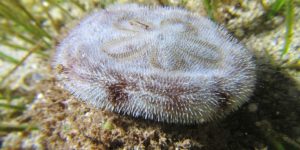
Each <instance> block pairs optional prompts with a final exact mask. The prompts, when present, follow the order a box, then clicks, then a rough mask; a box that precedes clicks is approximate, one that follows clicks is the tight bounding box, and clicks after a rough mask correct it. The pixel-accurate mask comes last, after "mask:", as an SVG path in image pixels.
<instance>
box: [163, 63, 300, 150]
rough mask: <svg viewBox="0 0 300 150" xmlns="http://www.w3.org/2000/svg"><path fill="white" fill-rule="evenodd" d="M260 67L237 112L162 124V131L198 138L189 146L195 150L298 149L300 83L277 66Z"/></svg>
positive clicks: (175, 136)
mask: <svg viewBox="0 0 300 150" xmlns="http://www.w3.org/2000/svg"><path fill="white" fill-rule="evenodd" d="M259 68H260V69H259V70H258V71H257V74H258V81H257V86H256V90H255V92H254V95H253V96H252V98H251V100H250V101H249V102H248V103H247V104H245V105H244V106H242V108H241V109H239V110H238V111H236V112H233V113H232V114H231V115H229V116H227V117H226V118H224V119H223V120H219V121H215V122H211V123H206V124H203V125H199V126H186V127H182V126H178V125H176V126H173V125H164V126H163V131H165V132H166V133H168V134H170V135H172V138H173V139H181V140H183V139H190V140H191V141H194V142H196V141H197V142H196V144H195V145H193V144H191V145H190V146H191V148H192V147H194V148H195V149H197V148H199V147H197V146H198V145H199V143H200V144H201V146H203V147H202V149H254V148H256V149H257V148H258V149H262V148H264V147H269V148H273V149H279V148H280V147H285V148H287V149H296V148H299V144H298V143H297V142H296V140H297V138H299V133H300V132H299V129H300V128H299V127H300V126H299V122H300V117H299V116H300V115H299V114H300V109H299V107H300V101H299V97H300V91H299V86H297V85H296V81H294V80H293V79H292V78H291V77H289V76H288V75H287V74H286V73H284V72H281V71H280V70H279V68H276V67H274V66H271V65H269V64H266V65H261V66H260V67H259ZM298 140H299V139H298ZM198 142H199V143H198Z"/></svg>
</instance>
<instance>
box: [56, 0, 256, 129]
mask: <svg viewBox="0 0 300 150" xmlns="http://www.w3.org/2000/svg"><path fill="white" fill-rule="evenodd" d="M53 67H54V68H60V69H57V70H59V72H57V79H58V80H60V81H61V82H62V83H63V84H64V87H65V89H67V90H68V91H70V92H71V93H72V94H73V95H74V96H75V97H77V98H79V99H80V100H82V101H85V102H87V103H89V104H91V105H93V106H95V107H97V108H104V109H105V110H110V111H115V112H119V113H122V114H128V115H131V116H134V117H143V118H145V119H151V120H156V121H162V122H168V123H184V124H191V123H202V122H206V121H210V120H213V119H215V118H218V117H222V116H224V115H226V114H227V113H229V112H230V111H232V110H235V109H237V107H239V106H240V105H241V104H243V103H244V102H246V101H247V100H248V99H249V96H250V95H251V94H252V92H253V88H254V86H255V78H256V77H255V68H256V67H255V64H254V61H253V59H252V54H251V52H250V51H249V50H247V49H246V48H245V47H244V46H243V45H242V44H240V43H239V42H238V41H237V40H236V39H234V38H233V37H232V36H231V35H229V34H228V32H227V31H226V30H225V29H223V27H221V26H219V25H217V24H215V23H214V22H212V21H211V20H209V19H207V18H205V17H202V16H198V15H196V14H193V13H191V12H188V11H186V10H183V9H180V8H169V7H145V6H139V5H136V4H127V5H113V6H111V7H108V8H107V9H105V10H101V11H99V12H96V13H94V14H91V15H89V16H88V17H86V18H85V19H83V20H82V21H81V22H80V23H79V25H78V26H77V27H75V28H74V29H72V30H71V31H70V32H69V34H68V36H67V37H66V38H65V39H64V40H63V41H61V43H60V44H59V46H58V47H57V52H56V55H55V58H54V62H53Z"/></svg>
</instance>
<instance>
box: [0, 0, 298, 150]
mask: <svg viewBox="0 0 300 150" xmlns="http://www.w3.org/2000/svg"><path fill="white" fill-rule="evenodd" d="M114 3H139V4H145V5H162V6H174V7H182V8H185V9H188V10H190V11H192V12H195V13H198V14H199V15H204V16H207V17H209V18H211V19H212V20H213V21H215V22H217V23H218V24H221V25H223V26H225V28H227V29H228V30H229V31H230V32H231V33H232V34H233V35H234V36H235V37H236V38H238V39H239V40H241V42H242V43H243V44H244V45H245V46H246V47H247V48H248V49H249V50H251V51H252V52H253V53H254V54H255V59H256V63H257V66H258V69H257V80H258V81H257V85H256V89H255V92H254V94H253V96H252V97H251V99H250V101H249V102H248V103H246V104H245V105H243V106H242V107H241V108H240V109H239V110H238V111H235V112H233V113H231V114H230V115H228V116H227V117H225V118H223V119H220V120H217V121H213V122H209V123H205V124H200V125H178V124H167V123H158V122H154V121H149V120H144V119H142V118H133V117H130V116H122V115H119V114H116V113H112V112H107V111H103V110H99V109H96V108H93V107H92V106H89V105H87V104H84V103H82V102H80V101H77V100H76V99H75V98H74V97H72V96H71V94H70V93H68V92H66V91H65V90H63V88H62V87H61V86H60V85H59V84H58V83H57V81H56V80H55V78H54V75H53V73H52V72H53V71H52V69H51V67H50V63H51V58H52V56H53V53H54V52H55V47H56V45H57V44H58V43H59V41H60V40H61V39H62V38H63V37H64V36H65V35H66V34H67V32H68V30H69V29H70V28H72V27H74V26H75V25H76V24H77V23H78V21H79V20H80V19H81V18H83V17H84V16H85V15H87V14H88V13H91V12H94V11H97V10H101V9H104V8H105V7H106V6H108V5H111V4H114ZM0 148H1V149H203V150H218V149H222V150H223V149H230V150H235V149H249V150H250V149H251V150H252V149H255V150H266V149H277V150H285V149H287V150H290V149H300V1H299V0H243V1H242V0H232V1H230V0H87V1H85V0H66V1H64V0H1V1H0Z"/></svg>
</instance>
